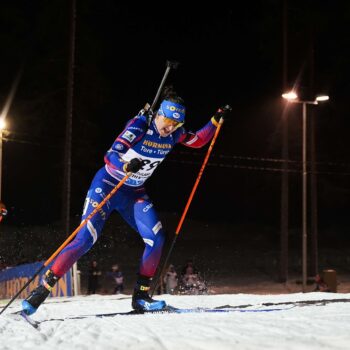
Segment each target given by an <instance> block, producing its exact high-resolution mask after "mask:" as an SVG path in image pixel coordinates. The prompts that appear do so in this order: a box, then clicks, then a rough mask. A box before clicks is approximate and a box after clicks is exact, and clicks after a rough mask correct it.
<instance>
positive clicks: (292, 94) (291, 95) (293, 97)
mask: <svg viewBox="0 0 350 350" xmlns="http://www.w3.org/2000/svg"><path fill="white" fill-rule="evenodd" d="M282 97H283V98H284V99H286V100H296V99H297V98H298V95H297V94H296V93H295V92H294V91H289V92H286V93H284V94H283V95H282Z"/></svg>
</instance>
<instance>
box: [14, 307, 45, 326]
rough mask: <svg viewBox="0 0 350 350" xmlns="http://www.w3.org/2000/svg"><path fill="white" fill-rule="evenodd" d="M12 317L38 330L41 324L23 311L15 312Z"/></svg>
mask: <svg viewBox="0 0 350 350" xmlns="http://www.w3.org/2000/svg"><path fill="white" fill-rule="evenodd" d="M10 315H11V316H12V317H14V318H15V319H16V320H21V321H25V322H26V323H28V324H29V325H31V326H32V327H33V328H35V329H37V330H38V328H39V324H40V323H41V322H39V321H35V320H33V319H32V318H31V317H30V316H28V315H26V314H25V313H24V312H23V311H22V310H21V311H17V312H13V313H11V314H10Z"/></svg>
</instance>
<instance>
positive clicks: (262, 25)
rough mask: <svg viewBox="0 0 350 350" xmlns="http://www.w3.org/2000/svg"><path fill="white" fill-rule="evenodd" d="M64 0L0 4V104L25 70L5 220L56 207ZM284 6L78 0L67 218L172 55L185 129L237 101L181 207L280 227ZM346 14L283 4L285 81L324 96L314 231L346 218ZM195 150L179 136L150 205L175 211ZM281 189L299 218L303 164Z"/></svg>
mask: <svg viewBox="0 0 350 350" xmlns="http://www.w3.org/2000/svg"><path fill="white" fill-rule="evenodd" d="M68 3H69V1H58V0H53V1H32V2H26V1H2V2H1V4H0V8H1V10H0V39H1V43H2V49H1V58H0V60H1V81H0V102H1V104H2V105H3V104H4V103H5V100H6V97H7V95H8V93H9V90H10V87H11V84H12V83H13V80H14V79H15V76H16V74H18V72H19V71H20V69H21V67H22V74H21V80H20V83H19V87H18V90H17V93H16V96H15V99H14V101H13V105H12V107H11V109H10V111H9V115H8V119H7V122H8V130H9V135H8V136H7V139H8V141H7V142H5V143H4V149H3V151H4V152H3V157H4V159H3V195H2V197H3V200H4V201H5V202H6V203H7V205H8V207H9V209H10V215H9V217H8V222H9V223H36V222H47V223H49V222H51V221H54V220H57V219H59V217H60V208H61V185H62V176H63V145H64V130H65V121H66V99H67V97H66V96H67V74H68V48H69V6H68ZM315 4H316V5H317V6H315ZM282 5H283V2H282V1H277V0H276V1H272V0H270V1H250V2H247V3H243V4H240V5H237V4H233V5H232V6H231V7H226V6H221V5H220V4H217V5H215V7H207V8H206V7H199V8H196V9H195V10H189V9H188V8H187V6H186V7H182V6H179V5H178V4H176V6H175V4H173V6H169V8H165V7H162V8H157V9H153V8H149V7H140V6H138V5H137V6H136V5H132V6H131V5H130V6H125V5H120V2H117V1H111V0H109V1H108V0H104V1H98V2H97V1H92V0H86V1H81V0H78V1H77V17H76V27H77V32H76V65H75V81H74V94H75V95H74V121H73V163H72V215H80V210H81V206H82V203H83V200H84V197H85V192H86V191H87V189H88V186H89V183H90V181H91V179H92V177H93V175H94V173H95V171H96V170H97V169H98V168H99V167H100V166H102V165H103V155H104V153H105V151H106V150H107V149H108V147H109V146H110V145H111V143H112V142H113V140H114V138H115V137H116V135H117V134H118V133H119V132H120V131H121V129H122V127H123V125H124V124H125V122H126V121H127V119H128V118H130V117H132V116H133V115H135V114H136V113H137V112H138V110H139V109H140V108H142V106H143V105H144V103H145V102H151V101H152V100H153V98H154V95H155V93H156V91H157V88H158V86H159V83H160V80H161V78H162V76H163V73H164V71H165V62H166V60H169V59H170V60H177V61H179V62H180V66H179V68H178V70H176V71H173V72H171V74H170V76H169V82H170V83H173V84H174V86H175V88H176V90H177V91H178V92H179V94H180V95H181V96H183V98H184V99H185V101H186V106H187V110H188V117H187V125H186V126H187V128H189V129H192V130H196V129H197V128H199V127H201V126H202V125H203V124H204V123H206V122H207V120H208V119H209V118H210V116H211V115H212V113H214V112H215V110H216V109H217V107H219V106H220V105H221V104H223V103H229V104H231V105H232V106H233V113H232V118H231V120H230V121H228V122H227V123H225V125H224V127H223V130H222V133H221V134H220V136H219V139H218V141H217V144H216V145H215V150H214V154H213V157H212V160H211V161H212V163H215V164H217V165H216V166H214V165H210V166H208V168H207V169H206V172H205V174H204V176H203V178H202V182H201V184H200V187H199V190H198V193H197V195H196V198H195V200H194V202H193V204H192V207H191V211H190V213H189V215H190V216H191V217H193V218H198V219H204V218H205V219H206V220H216V219H223V220H227V221H231V222H257V223H259V222H261V223H264V224H268V225H273V226H275V227H276V228H278V225H279V219H280V209H279V205H280V172H279V171H273V170H271V169H280V167H281V163H280V162H279V161H277V160H279V159H281V111H282V107H283V105H282V103H281V102H282V101H281V98H280V94H281V92H282V87H283V65H282V58H283V55H282V48H283V42H282V38H283V33H282V28H283V26H282V23H283V16H282V8H283V6H282ZM348 23H350V4H349V3H348V2H346V1H343V2H342V1H337V2H334V1H318V2H315V1H289V5H288V84H289V85H290V86H292V85H294V84H298V85H297V86H299V88H300V91H302V92H303V94H304V96H305V98H310V96H312V94H313V92H314V93H317V92H326V93H328V94H329V95H330V96H331V100H330V102H329V103H327V104H325V105H323V106H318V107H317V108H314V109H313V110H314V113H313V114H312V117H314V118H316V119H317V123H316V138H317V159H318V160H319V161H320V162H322V163H320V164H319V167H318V170H319V172H320V175H319V178H318V180H319V182H318V190H319V213H320V228H321V229H322V227H323V228H326V227H329V226H332V225H335V223H334V222H335V221H336V222H339V223H340V224H342V225H345V224H346V223H347V208H348V207H349V194H350V187H349V181H348V180H349V173H350V154H349V140H348V139H349V138H348V130H349V118H348V106H347V103H348V92H349V64H348V62H349V59H350V45H349V44H350V43H349V41H350V39H349V38H350V35H349V34H350V33H349V29H348ZM311 48H313V60H311V59H310V57H311V55H310V52H312V51H311ZM312 87H313V88H312ZM312 90H313V91H312ZM299 107H300V106H292V107H291V108H290V112H289V114H288V115H289V121H290V122H289V126H290V127H289V146H290V159H291V160H293V161H296V163H291V168H292V169H293V170H299V169H300V164H299V163H298V162H299V161H300V159H301V109H300V108H299ZM310 112H311V111H310ZM310 116H311V113H310ZM205 152H206V148H205V149H202V150H197V151H195V154H194V153H193V151H192V150H189V149H185V148H184V147H181V146H177V148H176V150H175V151H174V153H173V154H172V155H171V156H170V157H169V160H168V161H166V162H164V163H163V164H162V166H161V167H160V168H159V169H157V171H156V173H155V174H154V176H153V178H152V179H151V180H149V183H148V190H149V194H150V195H151V197H152V198H153V200H154V202H155V204H156V206H157V208H158V210H159V211H169V212H180V211H181V210H182V209H183V207H184V204H185V202H186V200H187V196H188V194H189V192H190V190H191V187H192V185H193V183H194V180H195V178H196V176H197V173H198V169H199V167H200V164H201V162H202V161H203V159H204V155H205ZM222 156H225V157H222ZM251 158H253V159H251ZM266 158H269V159H274V160H275V161H266V160H263V159H266ZM184 160H185V161H191V162H192V163H194V164H189V163H184V162H182V161H184ZM330 163H332V164H330ZM340 163H342V164H340ZM218 164H221V166H218ZM330 173H335V174H330ZM290 186H291V191H290V192H291V196H290V205H291V225H292V226H299V225H300V215H299V214H300V212H301V209H300V203H301V175H300V173H298V172H292V173H291V175H290Z"/></svg>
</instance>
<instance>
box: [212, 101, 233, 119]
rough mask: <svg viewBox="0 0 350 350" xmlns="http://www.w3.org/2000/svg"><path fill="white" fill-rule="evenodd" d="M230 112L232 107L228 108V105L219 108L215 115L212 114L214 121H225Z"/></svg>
mask: <svg viewBox="0 0 350 350" xmlns="http://www.w3.org/2000/svg"><path fill="white" fill-rule="evenodd" d="M231 111H232V107H231V106H229V105H226V106H223V107H220V108H219V109H218V110H217V111H216V113H215V114H214V119H215V121H216V122H217V123H218V122H219V120H220V118H222V119H224V120H227V119H228V116H229V113H230V112H231Z"/></svg>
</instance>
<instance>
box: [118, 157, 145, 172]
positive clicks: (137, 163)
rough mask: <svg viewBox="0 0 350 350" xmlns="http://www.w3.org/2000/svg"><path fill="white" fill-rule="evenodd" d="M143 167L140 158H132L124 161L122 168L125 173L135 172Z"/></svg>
mask: <svg viewBox="0 0 350 350" xmlns="http://www.w3.org/2000/svg"><path fill="white" fill-rule="evenodd" d="M142 167H143V163H142V160H141V159H139V158H133V159H131V160H130V162H129V163H126V164H125V165H124V166H123V168H124V171H125V172H126V173H137V172H138V171H139V170H140V169H141V168H142Z"/></svg>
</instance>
